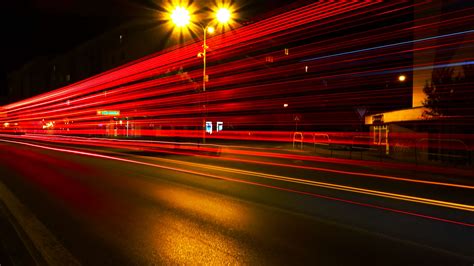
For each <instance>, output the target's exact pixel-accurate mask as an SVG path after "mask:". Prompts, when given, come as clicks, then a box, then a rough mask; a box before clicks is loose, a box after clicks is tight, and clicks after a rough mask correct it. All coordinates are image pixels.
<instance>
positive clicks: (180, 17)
mask: <svg viewBox="0 0 474 266" xmlns="http://www.w3.org/2000/svg"><path fill="white" fill-rule="evenodd" d="M170 18H171V20H172V21H173V23H174V25H175V26H177V27H179V28H183V27H185V26H188V25H189V24H190V21H191V16H190V13H189V11H188V10H187V9H185V8H183V7H176V8H175V9H174V10H173V11H172V13H171V15H170ZM231 19H232V12H231V10H229V9H228V8H225V7H221V8H219V9H218V10H217V11H216V12H215V14H214V19H213V20H212V21H210V22H209V23H207V24H202V23H200V22H197V23H195V24H198V25H199V26H201V29H202V32H203V44H202V52H199V53H198V54H197V56H198V57H199V58H202V63H203V68H202V91H203V92H205V91H206V82H208V81H209V77H208V76H207V74H206V64H207V61H206V59H207V58H206V54H207V49H209V47H208V46H207V34H208V33H209V34H213V33H214V32H215V30H216V29H215V28H214V27H213V26H212V25H211V24H215V22H214V21H217V23H220V24H226V23H229V22H230V21H231ZM204 108H206V107H205V105H204ZM204 116H205V113H204ZM202 127H203V136H202V140H203V143H205V142H206V119H205V117H203V121H202Z"/></svg>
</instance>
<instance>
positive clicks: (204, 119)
mask: <svg viewBox="0 0 474 266" xmlns="http://www.w3.org/2000/svg"><path fill="white" fill-rule="evenodd" d="M202 28H203V31H204V41H203V45H202V49H203V50H202V62H203V68H202V92H203V93H204V98H205V97H206V96H205V93H206V51H207V43H206V37H207V36H206V35H207V26H206V27H202ZM206 104H207V101H206V99H204V100H203V115H202V129H203V130H202V143H203V144H205V143H206Z"/></svg>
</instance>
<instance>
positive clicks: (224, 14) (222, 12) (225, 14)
mask: <svg viewBox="0 0 474 266" xmlns="http://www.w3.org/2000/svg"><path fill="white" fill-rule="evenodd" d="M231 16H232V14H231V12H230V10H229V9H227V8H224V7H223V8H219V10H217V12H216V19H217V21H219V22H220V23H228V22H229V20H230V18H231Z"/></svg>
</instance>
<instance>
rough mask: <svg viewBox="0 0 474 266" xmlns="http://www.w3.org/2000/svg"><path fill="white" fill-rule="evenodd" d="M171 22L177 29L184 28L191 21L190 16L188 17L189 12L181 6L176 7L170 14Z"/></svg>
mask: <svg viewBox="0 0 474 266" xmlns="http://www.w3.org/2000/svg"><path fill="white" fill-rule="evenodd" d="M170 17H171V20H172V21H173V23H174V24H175V25H176V26H177V27H185V26H187V25H188V24H189V22H190V20H191V16H190V15H189V11H188V10H187V9H186V8H184V7H181V6H177V7H176V8H175V9H174V10H173V11H172V12H171V15H170Z"/></svg>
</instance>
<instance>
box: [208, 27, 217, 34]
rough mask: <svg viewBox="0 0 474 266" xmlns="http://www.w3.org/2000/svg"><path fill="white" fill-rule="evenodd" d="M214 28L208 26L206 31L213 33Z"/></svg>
mask: <svg viewBox="0 0 474 266" xmlns="http://www.w3.org/2000/svg"><path fill="white" fill-rule="evenodd" d="M215 30H216V29H214V27H208V28H207V32H208V33H210V34H213V33H214V31H215Z"/></svg>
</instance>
